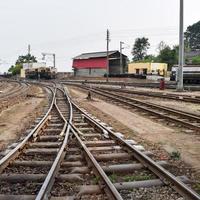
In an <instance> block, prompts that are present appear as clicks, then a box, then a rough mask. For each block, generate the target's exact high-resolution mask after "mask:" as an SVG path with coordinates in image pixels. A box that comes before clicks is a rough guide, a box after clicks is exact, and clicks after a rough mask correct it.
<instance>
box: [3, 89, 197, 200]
mask: <svg viewBox="0 0 200 200" xmlns="http://www.w3.org/2000/svg"><path fill="white" fill-rule="evenodd" d="M58 87H60V86H58ZM52 95H53V98H52V103H51V106H50V108H49V110H48V112H47V113H46V115H45V116H44V117H43V119H42V120H41V121H40V123H39V124H38V125H37V126H36V127H35V129H34V130H33V131H32V132H31V133H30V134H29V135H28V136H27V137H26V138H25V139H24V141H23V142H22V143H20V144H19V145H18V146H17V147H16V148H15V149H13V151H11V152H10V153H9V154H8V155H6V156H5V157H4V158H3V159H1V160H0V172H1V173H0V180H1V182H0V199H14V200H15V199H37V200H39V199H54V200H60V199H133V198H134V197H135V195H136V193H135V190H137V189H138V188H151V189H152V190H154V192H155V194H154V196H153V197H152V199H155V197H157V196H155V195H158V196H159V195H160V193H162V191H163V194H164V195H165V193H164V191H168V193H170V195H171V196H170V197H171V199H178V198H180V197H181V196H183V197H185V198H186V199H194V200H196V199H198V200H199V199H200V196H199V195H198V194H196V193H195V192H194V191H193V190H191V189H190V188H189V187H188V186H187V185H186V183H187V182H188V179H187V178H186V177H184V176H182V177H175V176H174V175H172V174H171V173H170V172H168V171H167V170H166V169H165V168H163V167H162V166H165V165H166V163H165V162H163V161H156V162H155V161H153V160H152V159H151V158H150V156H151V153H150V152H147V151H145V150H144V149H143V148H142V147H141V146H140V145H138V144H136V142H134V141H127V140H125V139H123V137H122V135H119V134H117V133H115V132H114V131H112V130H111V129H109V128H108V127H106V126H105V125H104V124H103V123H100V122H99V121H98V120H97V119H95V118H94V117H91V116H90V115H89V114H88V113H86V112H85V111H83V110H81V109H80V108H79V107H78V106H77V105H76V104H74V103H73V102H72V101H71V99H70V98H69V97H68V96H67V93H66V91H64V90H63V89H62V88H57V89H56V90H55V92H53V91H52ZM184 182H185V183H184ZM158 191H159V192H160V193H159V192H158ZM148 199H151V198H148ZM168 199H170V198H168Z"/></svg>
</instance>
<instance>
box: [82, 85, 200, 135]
mask: <svg viewBox="0 0 200 200" xmlns="http://www.w3.org/2000/svg"><path fill="white" fill-rule="evenodd" d="M79 87H80V88H82V89H85V90H88V91H89V90H90V91H91V92H93V93H94V94H97V95H100V96H102V97H105V98H108V99H110V100H113V101H115V102H118V103H121V104H122V105H125V106H130V107H131V108H134V109H135V111H137V110H138V111H140V112H141V111H142V112H145V113H148V114H149V115H152V116H155V117H158V120H160V119H165V120H167V121H168V122H170V123H171V125H172V126H173V127H174V124H179V126H180V128H181V127H184V128H186V130H185V131H186V132H188V131H187V130H192V131H193V132H194V133H197V134H199V133H200V116H199V115H195V114H191V113H187V112H184V111H180V110H176V109H172V108H169V107H166V106H161V105H157V104H154V103H148V102H145V101H142V100H138V99H135V98H132V97H127V96H125V95H122V94H117V93H116V92H111V91H106V90H103V89H99V88H90V87H87V86H79ZM145 113H144V114H145ZM169 125H170V124H169Z"/></svg>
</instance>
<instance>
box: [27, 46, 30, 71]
mask: <svg viewBox="0 0 200 200" xmlns="http://www.w3.org/2000/svg"><path fill="white" fill-rule="evenodd" d="M27 56H28V69H29V67H30V64H29V63H30V58H31V45H30V44H29V45H28V55H27Z"/></svg>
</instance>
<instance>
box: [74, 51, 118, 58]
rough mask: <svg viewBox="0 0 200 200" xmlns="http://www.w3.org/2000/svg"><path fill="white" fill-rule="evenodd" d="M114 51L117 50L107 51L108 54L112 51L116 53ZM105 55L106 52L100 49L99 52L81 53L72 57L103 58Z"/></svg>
mask: <svg viewBox="0 0 200 200" xmlns="http://www.w3.org/2000/svg"><path fill="white" fill-rule="evenodd" d="M116 52H117V50H115V51H109V55H112V54H113V53H116ZM106 56H107V52H106V51H101V52H91V53H83V54H81V55H79V56H76V57H74V58H73V59H89V58H103V57H106Z"/></svg>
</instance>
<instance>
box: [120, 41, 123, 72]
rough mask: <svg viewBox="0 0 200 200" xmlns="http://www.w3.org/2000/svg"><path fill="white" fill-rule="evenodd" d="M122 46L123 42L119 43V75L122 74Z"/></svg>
mask: <svg viewBox="0 0 200 200" xmlns="http://www.w3.org/2000/svg"><path fill="white" fill-rule="evenodd" d="M123 44H124V42H121V41H120V69H121V70H120V71H121V74H122V73H123V60H122V49H124V48H123Z"/></svg>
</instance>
